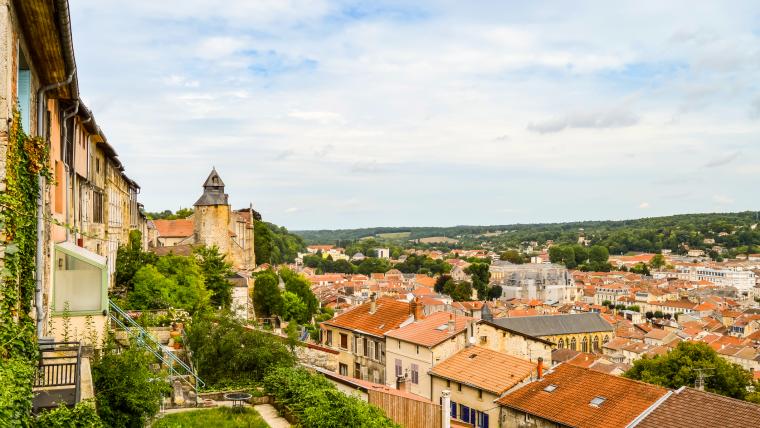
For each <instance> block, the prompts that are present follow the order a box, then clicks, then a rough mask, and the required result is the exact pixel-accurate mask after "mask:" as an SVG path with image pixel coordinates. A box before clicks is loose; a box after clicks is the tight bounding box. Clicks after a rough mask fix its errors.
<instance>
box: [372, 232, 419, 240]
mask: <svg viewBox="0 0 760 428" xmlns="http://www.w3.org/2000/svg"><path fill="white" fill-rule="evenodd" d="M411 234H412V233H411V232H389V233H378V234H377V237H378V238H383V239H404V238H408V237H409V236H410V235H411Z"/></svg>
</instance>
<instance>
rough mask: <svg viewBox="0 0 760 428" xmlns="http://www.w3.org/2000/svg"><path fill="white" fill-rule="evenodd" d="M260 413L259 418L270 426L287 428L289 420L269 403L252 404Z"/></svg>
mask: <svg viewBox="0 0 760 428" xmlns="http://www.w3.org/2000/svg"><path fill="white" fill-rule="evenodd" d="M253 408H254V409H256V411H257V412H259V414H260V415H261V418H262V419H264V421H265V422H266V423H267V424H268V425H269V426H270V427H272V428H289V427H290V422H288V421H287V420H285V418H283V417H282V416H280V415H279V414H278V413H277V409H275V408H274V406H272V405H271V404H259V405H256V406H253Z"/></svg>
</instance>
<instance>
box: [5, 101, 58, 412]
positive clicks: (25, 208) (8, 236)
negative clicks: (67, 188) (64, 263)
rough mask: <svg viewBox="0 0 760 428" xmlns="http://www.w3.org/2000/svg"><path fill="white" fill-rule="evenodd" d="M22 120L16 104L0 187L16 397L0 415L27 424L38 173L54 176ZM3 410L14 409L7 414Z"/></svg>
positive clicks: (9, 373)
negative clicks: (27, 132) (10, 405)
mask: <svg viewBox="0 0 760 428" xmlns="http://www.w3.org/2000/svg"><path fill="white" fill-rule="evenodd" d="M20 124H21V120H20V116H19V112H18V110H16V109H14V112H13V118H12V120H11V123H10V127H9V130H8V145H7V148H6V167H5V181H4V183H3V185H4V188H0V190H1V191H0V230H1V231H2V233H0V253H2V260H0V266H1V268H0V372H3V373H4V376H0V390H7V391H16V393H15V394H14V395H16V397H15V398H16V399H15V400H14V403H13V404H14V406H13V408H12V409H7V408H5V406H3V405H2V404H4V403H0V420H3V419H4V418H5V417H9V416H12V417H14V419H15V418H21V419H20V420H19V419H16V420H19V422H20V423H21V425H22V426H23V425H27V424H28V419H27V418H28V414H29V413H30V411H31V398H32V394H31V385H32V376H33V373H34V370H33V366H34V363H35V361H36V359H37V341H36V338H35V323H34V319H33V318H32V316H31V311H32V301H33V299H34V290H35V278H34V275H35V256H36V248H37V197H38V196H39V194H40V188H39V182H38V179H37V177H38V174H43V175H44V176H46V177H47V178H50V171H49V170H48V168H47V165H48V161H49V152H48V147H47V144H46V143H45V141H43V140H42V139H41V138H33V137H29V136H27V135H26V134H25V133H24V131H23V130H22V129H21V126H20ZM24 362H26V363H25V364H24ZM24 365H27V368H28V369H25V368H24ZM14 409H15V410H14ZM20 409H21V410H20ZM23 409H27V411H23ZM5 410H8V411H12V412H13V413H12V414H8V415H6V414H3V413H4V412H5Z"/></svg>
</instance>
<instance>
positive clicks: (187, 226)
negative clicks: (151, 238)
mask: <svg viewBox="0 0 760 428" xmlns="http://www.w3.org/2000/svg"><path fill="white" fill-rule="evenodd" d="M153 224H155V225H156V230H158V234H159V236H161V237H162V238H184V237H187V236H190V235H192V234H193V220H192V219H178V220H153Z"/></svg>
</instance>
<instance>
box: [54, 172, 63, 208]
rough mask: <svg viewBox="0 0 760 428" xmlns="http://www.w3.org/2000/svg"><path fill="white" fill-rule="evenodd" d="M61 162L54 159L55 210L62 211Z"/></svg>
mask: <svg viewBox="0 0 760 428" xmlns="http://www.w3.org/2000/svg"><path fill="white" fill-rule="evenodd" d="M63 185H64V183H63V163H62V162H59V161H55V212H57V213H59V214H62V213H63V202H64V201H63V190H64V188H63Z"/></svg>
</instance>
